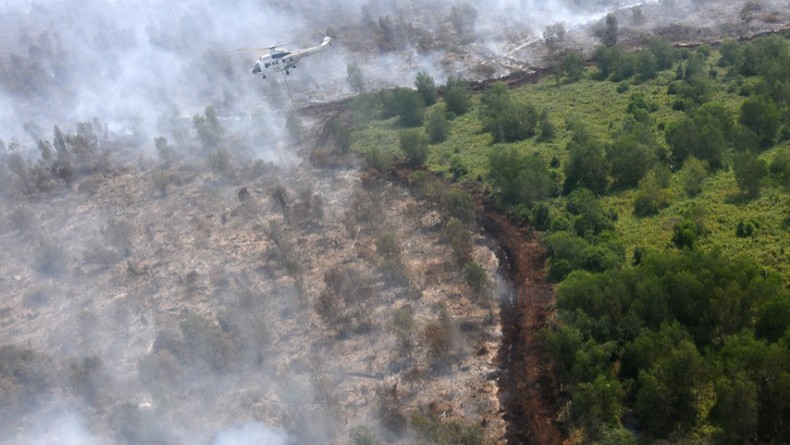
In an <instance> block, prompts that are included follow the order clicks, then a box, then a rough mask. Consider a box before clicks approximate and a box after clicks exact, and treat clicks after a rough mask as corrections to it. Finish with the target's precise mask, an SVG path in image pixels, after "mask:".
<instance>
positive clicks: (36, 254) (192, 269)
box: [0, 159, 507, 444]
mask: <svg viewBox="0 0 790 445" xmlns="http://www.w3.org/2000/svg"><path fill="white" fill-rule="evenodd" d="M445 223H446V218H444V217H442V216H441V215H440V214H439V213H437V212H436V210H434V209H432V208H430V207H429V206H428V205H427V204H424V203H421V202H419V201H417V200H415V199H414V198H413V197H412V196H410V195H409V193H408V192H406V191H404V190H403V189H402V188H399V187H395V186H393V185H392V184H388V183H387V182H385V181H382V180H381V179H369V178H367V177H366V176H364V175H362V174H361V173H359V171H358V170H356V169H348V168H347V169H342V170H332V171H317V170H314V169H312V168H309V167H307V166H305V165H296V166H292V167H288V168H276V167H272V166H266V165H264V164H261V163H259V164H257V165H253V166H250V167H238V168H237V170H235V171H234V173H233V174H232V175H231V177H228V175H221V174H216V173H211V172H210V171H208V169H207V168H206V165H205V163H204V162H203V161H199V160H196V159H192V160H189V159H187V160H183V161H180V162H177V163H172V164H167V165H165V164H161V163H159V162H155V161H150V160H141V161H139V163H136V164H134V165H126V166H125V167H118V168H108V169H106V170H104V171H102V172H100V173H96V174H93V175H89V176H87V177H84V178H82V179H80V180H79V181H77V182H75V183H73V184H72V185H71V186H70V187H66V188H64V189H61V190H56V191H52V192H50V193H44V194H39V195H36V196H34V197H32V198H26V197H19V198H18V199H17V200H15V202H13V203H8V204H6V203H4V204H3V206H2V207H0V224H2V228H3V230H2V235H0V245H2V249H0V287H1V288H2V289H3V290H4V296H3V300H2V303H0V343H2V344H5V345H9V344H12V345H17V346H19V347H24V348H30V349H33V350H35V351H37V352H39V353H41V354H42V355H43V356H45V357H46V362H47V363H49V368H50V369H48V370H45V372H46V373H47V374H48V375H47V376H46V378H47V382H48V384H47V385H44V386H42V387H41V388H39V390H40V392H38V393H36V394H33V395H29V397H27V398H26V400H24V402H25V403H23V404H22V405H20V407H19V409H18V410H15V411H14V412H13V414H14V416H13V418H14V421H13V426H12V425H11V422H10V421H11V418H12V417H8V418H7V419H8V420H9V422H5V423H7V425H6V429H4V433H2V435H0V437H2V439H3V441H4V442H6V443H20V444H21V443H29V442H30V441H31V437H39V436H38V435H39V434H41V432H42V431H44V432H45V433H46V431H49V429H51V426H50V424H49V423H50V422H55V421H58V420H57V419H60V418H62V417H63V416H65V415H67V416H76V417H78V418H79V419H81V422H82V424H83V425H84V427H85V429H86V430H87V433H88V434H90V436H91V437H94V438H96V440H97V441H98V442H97V443H114V441H116V440H117V441H122V440H128V439H129V438H130V437H131V436H134V435H135V434H138V433H137V432H135V431H127V430H130V429H131V430H133V428H134V421H135V419H140V418H144V419H148V418H150V419H155V421H154V422H153V423H154V425H152V426H149V427H148V428H153V429H154V430H156V431H160V435H162V436H163V437H167V438H169V439H172V442H163V443H210V441H211V438H212V437H213V436H214V435H216V434H218V433H219V432H221V431H222V430H225V429H227V428H229V427H231V426H233V425H238V424H240V423H244V422H247V421H259V422H261V423H263V424H265V425H268V426H270V427H271V428H272V429H273V430H283V431H284V432H285V433H286V434H288V435H289V437H291V438H292V439H293V440H295V441H296V442H297V443H345V441H346V440H347V439H348V432H349V430H350V429H351V428H353V427H355V426H359V425H364V426H368V427H369V428H371V429H372V430H373V431H375V432H376V433H377V434H378V435H379V436H380V437H382V438H386V440H387V442H388V443H408V442H409V441H410V436H409V432H408V431H407V430H406V423H407V421H408V420H409V419H410V418H411V416H412V415H413V414H415V413H418V414H420V415H424V416H434V417H436V418H441V419H448V420H452V419H458V420H459V421H460V422H462V423H464V424H467V423H475V424H479V425H482V426H483V429H484V431H485V433H486V436H487V437H490V438H494V439H499V438H501V437H503V434H504V430H505V421H504V420H503V418H502V411H501V409H500V405H499V397H498V384H497V376H498V374H497V372H496V370H497V366H498V362H497V360H498V358H497V357H498V354H499V344H500V340H501V336H502V333H501V329H500V324H499V304H498V302H497V301H496V300H495V298H497V297H498V296H500V295H504V294H506V293H507V290H506V289H504V287H505V286H503V289H494V293H493V294H492V295H491V297H492V298H491V299H490V300H489V301H480V299H479V298H478V299H475V298H472V295H471V291H470V288H469V286H468V285H467V284H466V281H465V279H464V273H463V270H462V269H461V268H459V266H458V262H457V261H456V259H455V258H454V256H453V253H452V249H451V247H450V246H449V245H448V242H447V239H446V236H445V235H444V225H445ZM473 230H474V229H473ZM382 240H385V241H382ZM377 242H378V243H380V244H381V243H382V242H384V243H385V247H377ZM386 243H389V244H386ZM472 245H473V251H472V257H473V258H474V259H475V260H476V261H477V262H478V263H479V264H481V265H482V266H483V267H484V269H485V271H486V273H487V275H488V276H489V279H490V280H491V282H496V281H497V279H496V277H495V274H496V271H497V268H498V262H497V259H496V257H495V256H494V255H493V253H492V251H491V250H490V249H489V248H488V247H486V243H485V242H484V239H483V238H482V235H481V234H479V233H477V234H473V238H472ZM503 298H504V297H503ZM407 306H408V307H410V308H411V310H412V313H413V321H412V322H411V323H410V324H409V326H408V332H406V333H404V332H403V329H402V328H401V330H398V328H397V327H395V324H394V322H393V319H394V314H395V313H396V312H397V310H398V309H401V308H404V307H407ZM431 330H433V331H431ZM437 331H438V333H437ZM432 335H434V336H435V335H440V337H441V336H444V337H441V338H439V339H438V340H436V339H435V338H434V337H432ZM16 415H20V417H18V418H17V417H16ZM132 438H134V437H132Z"/></svg>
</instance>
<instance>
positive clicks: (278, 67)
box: [252, 36, 332, 79]
mask: <svg viewBox="0 0 790 445" xmlns="http://www.w3.org/2000/svg"><path fill="white" fill-rule="evenodd" d="M331 45H332V38H331V37H329V36H325V37H324V40H323V41H322V42H321V44H320V45H318V46H314V47H312V48H305V49H298V50H295V51H288V50H287V49H285V48H282V45H281V44H277V45H272V46H270V47H269V48H268V50H269V54H266V55H264V56H261V58H260V59H258V61H257V62H255V65H254V66H253V67H252V74H255V75H258V74H259V75H261V77H263V78H264V79H265V78H266V74H268V73H274V72H278V71H285V74H291V70H292V69H294V68H296V64H297V63H298V62H299V61H300V60H302V59H303V58H305V57H307V56H311V55H313V54H317V53H321V52H324V51H326V50H327V49H329V47H330V46H331Z"/></svg>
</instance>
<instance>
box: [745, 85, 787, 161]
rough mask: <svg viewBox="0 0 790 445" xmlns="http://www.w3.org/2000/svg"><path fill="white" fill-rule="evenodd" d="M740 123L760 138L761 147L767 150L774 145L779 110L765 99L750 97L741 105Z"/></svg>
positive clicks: (778, 121)
mask: <svg viewBox="0 0 790 445" xmlns="http://www.w3.org/2000/svg"><path fill="white" fill-rule="evenodd" d="M740 122H741V123H742V124H743V125H745V126H746V127H747V128H749V129H750V130H752V131H753V132H754V133H755V134H756V135H757V137H758V138H760V146H761V147H763V148H768V147H770V146H772V145H773V144H774V140H775V139H776V131H777V130H778V129H779V123H780V114H779V108H777V106H776V104H774V103H773V101H771V100H770V99H768V98H766V97H762V96H755V97H750V98H748V99H746V100H745V101H744V102H743V105H741V118H740Z"/></svg>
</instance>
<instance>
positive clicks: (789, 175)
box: [771, 147, 790, 181]
mask: <svg viewBox="0 0 790 445" xmlns="http://www.w3.org/2000/svg"><path fill="white" fill-rule="evenodd" d="M771 174H773V175H776V176H777V177H779V178H780V179H784V180H785V181H790V148H787V147H785V148H783V149H781V150H779V151H778V152H777V153H776V155H775V156H774V160H773V161H772V162H771Z"/></svg>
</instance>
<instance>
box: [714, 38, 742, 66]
mask: <svg viewBox="0 0 790 445" xmlns="http://www.w3.org/2000/svg"><path fill="white" fill-rule="evenodd" d="M719 53H720V54H721V58H720V59H719V65H720V66H725V67H727V66H730V67H737V66H738V65H739V64H740V59H741V47H740V45H738V42H737V41H735V39H733V38H732V37H726V38H725V39H724V40H722V42H721V46H720V47H719Z"/></svg>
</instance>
